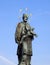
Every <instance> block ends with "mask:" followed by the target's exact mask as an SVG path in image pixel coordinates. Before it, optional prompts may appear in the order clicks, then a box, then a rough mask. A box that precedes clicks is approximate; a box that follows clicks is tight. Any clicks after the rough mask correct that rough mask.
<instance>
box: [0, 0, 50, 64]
mask: <svg viewBox="0 0 50 65" xmlns="http://www.w3.org/2000/svg"><path fill="white" fill-rule="evenodd" d="M26 7H27V8H28V12H27V13H32V17H31V18H29V20H30V22H29V23H30V25H31V26H32V27H34V28H35V32H36V33H37V35H38V37H37V38H35V40H34V41H33V42H32V51H33V56H32V61H31V64H32V65H50V0H0V65H15V64H16V65H17V63H18V60H17V56H16V50H17V44H16V43H15V39H14V33H15V29H16V25H17V23H18V22H20V19H18V16H21V15H22V13H20V12H19V9H20V8H22V9H23V12H25V8H26ZM13 63H14V64H13Z"/></svg>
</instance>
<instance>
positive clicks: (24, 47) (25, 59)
mask: <svg viewBox="0 0 50 65" xmlns="http://www.w3.org/2000/svg"><path fill="white" fill-rule="evenodd" d="M22 19H23V22H20V23H18V25H17V27H16V31H15V42H16V43H17V44H18V49H17V55H18V63H19V64H18V65H31V64H30V62H31V56H32V40H33V39H34V36H37V35H36V34H35V33H34V32H33V30H34V28H33V29H32V28H31V26H30V25H29V24H28V23H27V20H28V15H27V14H23V17H22Z"/></svg>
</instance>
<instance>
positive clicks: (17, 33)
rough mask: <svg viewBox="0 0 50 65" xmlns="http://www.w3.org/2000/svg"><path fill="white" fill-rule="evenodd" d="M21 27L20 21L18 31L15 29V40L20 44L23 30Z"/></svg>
mask: <svg viewBox="0 0 50 65" xmlns="http://www.w3.org/2000/svg"><path fill="white" fill-rule="evenodd" d="M20 27H21V24H20V23H18V25H17V27H16V31H15V42H16V43H17V44H18V43H19V42H20V36H21V35H20V34H21V31H20Z"/></svg>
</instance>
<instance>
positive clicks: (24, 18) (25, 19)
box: [23, 14, 28, 22]
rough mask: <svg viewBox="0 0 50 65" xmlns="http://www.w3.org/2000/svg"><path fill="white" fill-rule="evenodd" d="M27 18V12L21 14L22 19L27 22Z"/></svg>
mask: <svg viewBox="0 0 50 65" xmlns="http://www.w3.org/2000/svg"><path fill="white" fill-rule="evenodd" d="M27 20H28V15H27V14H23V21H24V22H27Z"/></svg>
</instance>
